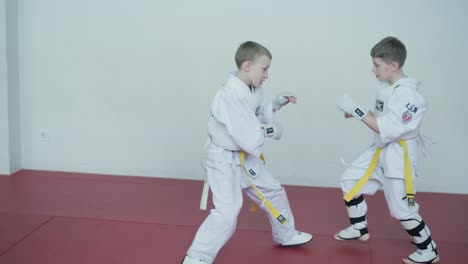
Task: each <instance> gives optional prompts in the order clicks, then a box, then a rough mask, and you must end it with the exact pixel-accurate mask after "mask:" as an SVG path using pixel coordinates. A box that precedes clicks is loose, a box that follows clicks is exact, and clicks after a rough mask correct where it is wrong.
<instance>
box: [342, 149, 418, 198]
mask: <svg viewBox="0 0 468 264" xmlns="http://www.w3.org/2000/svg"><path fill="white" fill-rule="evenodd" d="M398 144H400V146H401V147H402V148H403V151H404V153H405V157H404V163H405V166H404V169H405V190H406V198H407V200H408V205H409V206H414V205H415V198H414V186H413V178H412V175H413V173H412V171H411V161H410V158H409V153H408V145H407V144H406V141H405V140H400V141H398ZM381 150H382V149H381V148H377V149H376V150H375V152H374V156H373V157H372V161H371V163H370V165H369V168H368V169H367V171H366V172H365V173H364V175H363V176H362V177H361V178H360V179H359V181H358V182H357V183H356V184H355V185H354V186H353V188H351V190H350V191H349V192H348V193H347V194H345V196H344V197H343V198H344V200H345V201H347V202H349V201H351V200H352V199H353V198H354V197H355V196H356V195H357V194H358V193H359V191H360V190H361V189H362V187H364V185H365V184H366V182H367V181H368V180H369V178H370V176H371V175H372V173H373V172H374V170H375V167H376V166H377V162H378V161H379V156H380V151H381Z"/></svg>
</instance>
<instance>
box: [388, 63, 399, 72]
mask: <svg viewBox="0 0 468 264" xmlns="http://www.w3.org/2000/svg"><path fill="white" fill-rule="evenodd" d="M390 66H391V67H392V70H393V71H397V70H398V69H400V64H399V63H398V62H396V61H392V62H391V63H390Z"/></svg>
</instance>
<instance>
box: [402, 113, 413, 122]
mask: <svg viewBox="0 0 468 264" xmlns="http://www.w3.org/2000/svg"><path fill="white" fill-rule="evenodd" d="M411 119H413V114H411V112H410V111H405V112H403V115H402V116H401V121H403V123H405V124H406V123H409V122H410V121H411Z"/></svg>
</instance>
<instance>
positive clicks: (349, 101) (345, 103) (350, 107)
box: [336, 94, 367, 120]
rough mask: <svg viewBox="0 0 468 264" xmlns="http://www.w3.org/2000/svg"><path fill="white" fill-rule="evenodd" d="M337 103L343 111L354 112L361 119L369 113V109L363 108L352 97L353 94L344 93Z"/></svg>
mask: <svg viewBox="0 0 468 264" xmlns="http://www.w3.org/2000/svg"><path fill="white" fill-rule="evenodd" d="M336 105H337V106H338V108H340V109H341V110H342V111H343V112H345V113H348V114H352V115H353V116H354V117H356V118H357V119H359V120H361V119H362V118H363V117H364V116H365V115H366V114H367V110H365V109H364V108H362V107H361V106H360V105H359V104H358V103H357V102H356V101H354V99H353V98H351V96H349V95H347V94H343V95H342V96H341V97H339V98H338V101H337V102H336Z"/></svg>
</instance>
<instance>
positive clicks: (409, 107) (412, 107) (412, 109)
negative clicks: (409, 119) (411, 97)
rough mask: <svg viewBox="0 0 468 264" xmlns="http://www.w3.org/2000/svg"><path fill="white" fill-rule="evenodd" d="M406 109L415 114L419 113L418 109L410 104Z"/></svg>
mask: <svg viewBox="0 0 468 264" xmlns="http://www.w3.org/2000/svg"><path fill="white" fill-rule="evenodd" d="M406 108H407V109H408V110H410V111H411V112H413V113H415V114H416V112H417V111H418V107H417V106H415V105H412V104H410V103H409V102H408V103H407V104H406Z"/></svg>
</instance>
